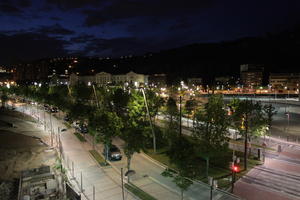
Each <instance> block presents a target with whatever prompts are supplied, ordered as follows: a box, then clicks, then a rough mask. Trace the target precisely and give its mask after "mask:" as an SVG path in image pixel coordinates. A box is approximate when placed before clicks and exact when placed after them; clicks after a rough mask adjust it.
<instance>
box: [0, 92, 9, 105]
mask: <svg viewBox="0 0 300 200" xmlns="http://www.w3.org/2000/svg"><path fill="white" fill-rule="evenodd" d="M7 100H8V96H7V94H6V92H3V93H2V94H1V104H2V105H1V106H2V108H4V107H5V104H6V102H7Z"/></svg>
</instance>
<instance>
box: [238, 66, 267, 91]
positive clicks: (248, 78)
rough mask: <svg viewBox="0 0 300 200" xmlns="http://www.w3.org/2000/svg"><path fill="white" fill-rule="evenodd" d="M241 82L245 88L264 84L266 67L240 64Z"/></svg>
mask: <svg viewBox="0 0 300 200" xmlns="http://www.w3.org/2000/svg"><path fill="white" fill-rule="evenodd" d="M240 67H241V68H240V75H241V82H242V84H243V86H244V87H245V88H255V87H259V86H261V85H262V81H263V72H264V67H263V66H262V65H254V64H244V65H241V66H240Z"/></svg>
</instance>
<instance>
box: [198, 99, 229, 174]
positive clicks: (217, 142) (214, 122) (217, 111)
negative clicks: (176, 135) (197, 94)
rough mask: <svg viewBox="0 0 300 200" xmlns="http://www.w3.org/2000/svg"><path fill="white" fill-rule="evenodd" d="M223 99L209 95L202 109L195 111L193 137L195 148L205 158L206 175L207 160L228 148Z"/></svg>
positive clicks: (227, 121) (226, 121)
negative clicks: (195, 143)
mask: <svg viewBox="0 0 300 200" xmlns="http://www.w3.org/2000/svg"><path fill="white" fill-rule="evenodd" d="M223 108H224V101H223V98H222V97H221V96H219V95H212V96H210V98H209V100H208V103H207V104H206V105H205V106H204V109H202V110H198V111H197V112H196V114H195V115H196V116H195V118H196V122H195V126H194V130H193V137H194V139H195V141H196V142H197V144H198V145H197V150H198V152H199V154H200V155H202V157H204V158H205V159H206V176H207V177H208V169H209V160H210V158H211V157H214V156H217V155H219V154H221V153H222V152H225V151H227V149H228V137H227V134H228V128H229V125H230V121H229V118H228V116H227V112H226V111H225V110H224V109H223Z"/></svg>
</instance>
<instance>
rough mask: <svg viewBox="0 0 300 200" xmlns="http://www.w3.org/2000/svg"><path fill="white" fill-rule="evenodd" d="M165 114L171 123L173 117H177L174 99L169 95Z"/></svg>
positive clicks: (177, 112)
mask: <svg viewBox="0 0 300 200" xmlns="http://www.w3.org/2000/svg"><path fill="white" fill-rule="evenodd" d="M165 114H166V115H167V117H168V118H169V121H170V123H171V124H172V123H173V120H174V118H177V117H178V114H179V111H178V108H177V105H176V101H175V100H174V99H173V98H171V97H169V98H168V101H167V104H166V111H165Z"/></svg>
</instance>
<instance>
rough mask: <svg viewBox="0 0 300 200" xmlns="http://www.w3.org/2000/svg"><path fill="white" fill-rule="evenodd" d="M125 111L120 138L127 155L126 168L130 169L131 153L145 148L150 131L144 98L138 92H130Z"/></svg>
mask: <svg viewBox="0 0 300 200" xmlns="http://www.w3.org/2000/svg"><path fill="white" fill-rule="evenodd" d="M126 111H127V114H126V115H125V117H124V121H123V123H124V129H123V130H122V131H121V138H122V139H123V140H124V142H125V145H124V153H125V155H126V157H127V169H128V170H130V164H131V159H132V156H133V154H134V153H135V152H140V151H141V150H145V147H146V143H147V140H148V138H149V137H150V135H151V132H150V127H149V122H148V121H147V120H146V111H145V107H144V100H143V97H142V95H141V94H140V93H139V92H136V91H132V92H131V95H130V99H129V102H128V105H127V108H126Z"/></svg>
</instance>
